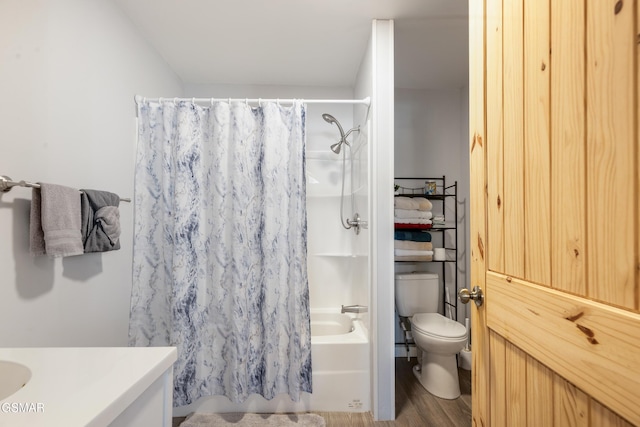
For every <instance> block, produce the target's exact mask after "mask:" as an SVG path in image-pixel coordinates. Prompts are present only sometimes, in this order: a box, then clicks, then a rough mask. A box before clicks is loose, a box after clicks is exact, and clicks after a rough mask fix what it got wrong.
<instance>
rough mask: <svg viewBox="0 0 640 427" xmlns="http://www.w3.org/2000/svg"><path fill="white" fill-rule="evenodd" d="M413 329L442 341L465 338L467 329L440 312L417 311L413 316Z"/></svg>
mask: <svg viewBox="0 0 640 427" xmlns="http://www.w3.org/2000/svg"><path fill="white" fill-rule="evenodd" d="M411 329H413V330H415V331H416V332H418V333H421V334H423V335H426V336H430V337H433V338H438V339H440V340H442V341H449V340H451V341H458V340H460V339H465V338H466V336H467V329H466V328H465V327H464V326H463V325H462V324H461V323H458V322H456V321H455V320H451V319H449V318H447V317H444V316H443V315H441V314H439V313H417V314H415V315H413V317H412V318H411Z"/></svg>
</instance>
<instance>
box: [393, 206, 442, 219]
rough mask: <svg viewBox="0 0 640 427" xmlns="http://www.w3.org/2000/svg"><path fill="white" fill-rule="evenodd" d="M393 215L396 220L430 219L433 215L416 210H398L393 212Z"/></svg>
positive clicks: (429, 212)
mask: <svg viewBox="0 0 640 427" xmlns="http://www.w3.org/2000/svg"><path fill="white" fill-rule="evenodd" d="M393 214H394V216H395V217H396V218H418V219H431V217H432V216H433V214H432V213H431V211H419V210H416V209H398V208H395V209H394V210H393Z"/></svg>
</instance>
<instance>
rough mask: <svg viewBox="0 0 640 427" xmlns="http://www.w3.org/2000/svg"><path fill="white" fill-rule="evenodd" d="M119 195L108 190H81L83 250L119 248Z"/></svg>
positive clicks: (93, 250)
mask: <svg viewBox="0 0 640 427" xmlns="http://www.w3.org/2000/svg"><path fill="white" fill-rule="evenodd" d="M119 204H120V196H118V195H117V194H114V193H109V192H108V191H98V190H85V189H83V190H82V241H83V242H84V252H85V253H88V252H107V251H115V250H118V249H120V211H119V210H118V205H119Z"/></svg>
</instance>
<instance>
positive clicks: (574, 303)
mask: <svg viewBox="0 0 640 427" xmlns="http://www.w3.org/2000/svg"><path fill="white" fill-rule="evenodd" d="M639 2H640V0H635V1H633V0H544V1H543V0H470V27H469V28H470V34H469V36H470V64H469V66H470V87H469V88H470V156H471V247H472V251H471V256H472V273H471V286H475V285H478V286H481V287H482V289H483V290H484V294H485V302H484V305H482V306H481V307H479V308H477V307H476V306H475V305H474V304H472V306H473V308H472V309H471V311H472V349H473V371H472V378H473V397H472V400H473V426H536V427H537V426H545V427H546V426H556V427H564V426H613V425H615V426H626V425H640V314H639V313H640V310H639V304H640V301H639V299H640V286H639V270H640V263H639V253H640V248H639V245H640V232H639V227H640V206H639V200H640V197H639V196H638V193H639V191H640V178H639V175H640V174H639V169H640V149H639V147H638V133H639V129H638V123H639V122H640V120H638V111H639V105H638V104H639V102H640V99H639V96H638V94H639V91H640V81H639V78H638V76H639V71H638V70H639V65H640V64H639V59H640V58H639V56H638V50H639V48H640V44H639V43H640V34H639V32H640V4H639Z"/></svg>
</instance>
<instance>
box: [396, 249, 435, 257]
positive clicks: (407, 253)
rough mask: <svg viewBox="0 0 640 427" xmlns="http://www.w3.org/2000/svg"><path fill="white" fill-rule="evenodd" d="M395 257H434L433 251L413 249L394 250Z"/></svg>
mask: <svg viewBox="0 0 640 427" xmlns="http://www.w3.org/2000/svg"><path fill="white" fill-rule="evenodd" d="M393 254H394V255H395V256H433V251H416V250H411V249H394V250H393Z"/></svg>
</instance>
